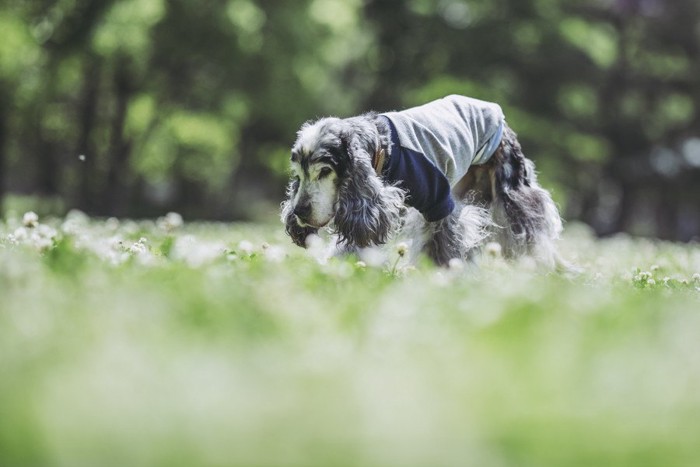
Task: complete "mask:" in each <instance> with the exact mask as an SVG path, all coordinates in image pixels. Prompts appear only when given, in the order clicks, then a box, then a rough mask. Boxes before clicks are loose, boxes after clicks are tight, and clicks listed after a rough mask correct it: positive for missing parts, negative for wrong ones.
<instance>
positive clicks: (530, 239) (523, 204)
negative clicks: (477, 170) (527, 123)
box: [492, 127, 565, 269]
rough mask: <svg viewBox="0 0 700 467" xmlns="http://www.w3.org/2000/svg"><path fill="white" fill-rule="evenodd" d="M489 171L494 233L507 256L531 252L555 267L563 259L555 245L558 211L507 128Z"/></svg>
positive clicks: (515, 137) (515, 136)
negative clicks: (495, 159)
mask: <svg viewBox="0 0 700 467" xmlns="http://www.w3.org/2000/svg"><path fill="white" fill-rule="evenodd" d="M493 157H495V158H498V159H497V161H496V164H494V169H493V171H492V176H493V178H494V180H492V186H493V190H494V193H493V198H494V200H493V217H494V222H495V223H496V224H498V225H500V226H501V229H498V230H497V236H498V237H500V238H499V241H500V243H501V245H502V246H503V248H504V255H505V256H508V257H515V256H520V255H522V254H525V253H527V254H531V255H533V256H534V257H535V258H536V259H537V260H538V261H539V262H540V263H543V264H544V265H546V266H548V267H550V268H552V269H555V268H556V269H558V268H559V267H560V265H562V266H563V265H564V264H565V261H564V260H563V259H561V258H560V256H559V254H558V253H557V251H556V248H555V241H556V240H557V239H558V238H559V235H560V234H561V231H562V221H561V217H560V216H559V210H558V209H557V207H556V204H555V203H554V201H553V200H552V198H551V196H550V195H549V193H548V192H547V191H546V190H544V189H542V188H541V187H540V186H539V185H538V183H537V175H536V173H535V164H534V163H533V162H532V161H530V160H529V159H527V158H526V157H525V155H524V154H523V152H522V148H521V147H520V143H519V142H518V140H517V135H516V134H515V132H513V130H511V129H510V128H509V127H506V128H505V130H504V134H503V141H502V142H501V145H500V147H499V149H498V150H497V151H496V153H495V154H494V156H493Z"/></svg>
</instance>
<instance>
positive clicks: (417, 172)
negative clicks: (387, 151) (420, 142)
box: [387, 147, 455, 222]
mask: <svg viewBox="0 0 700 467" xmlns="http://www.w3.org/2000/svg"><path fill="white" fill-rule="evenodd" d="M395 149H400V150H399V151H395V150H394V151H392V155H391V158H390V159H389V163H388V167H387V171H388V172H390V173H391V175H392V176H391V178H392V179H394V180H399V186H400V187H401V188H403V189H405V190H406V191H407V192H408V196H407V198H406V204H408V205H409V206H412V207H414V208H416V209H417V210H418V211H419V212H420V213H421V214H423V217H424V218H425V220H427V221H428V222H435V221H438V220H440V219H443V218H445V217H447V216H448V215H449V214H450V213H451V212H452V211H453V210H454V207H455V203H454V200H453V199H452V194H451V190H450V184H449V182H448V181H447V178H446V177H445V175H444V174H443V173H442V172H441V171H440V169H438V168H437V167H436V166H435V164H433V163H432V162H431V161H430V160H429V159H428V158H426V157H425V156H424V155H423V154H421V153H419V152H416V151H413V150H411V149H407V148H403V147H402V148H395Z"/></svg>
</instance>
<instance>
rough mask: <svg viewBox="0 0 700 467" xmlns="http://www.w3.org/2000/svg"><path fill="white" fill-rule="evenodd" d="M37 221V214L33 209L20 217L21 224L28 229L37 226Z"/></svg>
mask: <svg viewBox="0 0 700 467" xmlns="http://www.w3.org/2000/svg"><path fill="white" fill-rule="evenodd" d="M38 223H39V216H38V215H37V214H36V213H35V212H34V211H29V212H25V213H24V216H23V217H22V224H23V225H24V226H25V227H29V228H30V229H32V228H34V227H36V226H37V224H38Z"/></svg>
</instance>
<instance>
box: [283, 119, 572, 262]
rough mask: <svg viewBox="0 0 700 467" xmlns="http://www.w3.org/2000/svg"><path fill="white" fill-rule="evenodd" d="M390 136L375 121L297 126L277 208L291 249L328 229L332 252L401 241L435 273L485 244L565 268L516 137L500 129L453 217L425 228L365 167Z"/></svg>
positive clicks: (395, 190)
mask: <svg viewBox="0 0 700 467" xmlns="http://www.w3.org/2000/svg"><path fill="white" fill-rule="evenodd" d="M391 144H392V143H391V134H390V129H389V127H388V125H387V123H386V121H385V120H384V119H383V118H380V117H379V116H378V115H377V114H375V113H367V114H364V115H361V116H358V117H352V118H346V119H338V118H322V119H320V120H317V121H314V122H307V123H306V124H304V125H303V126H302V128H301V129H300V130H299V133H298V137H297V140H296V142H295V143H294V146H293V147H292V157H291V168H292V179H291V181H290V183H289V185H288V189H287V199H286V200H285V201H284V202H283V203H282V206H281V207H282V221H283V222H284V224H285V225H286V231H287V234H289V236H290V237H291V238H292V241H293V242H294V243H295V244H297V245H299V246H302V247H305V246H306V238H307V236H308V235H310V234H313V233H316V232H317V231H318V230H319V229H321V228H323V227H328V228H329V229H330V230H331V231H333V232H334V233H336V234H337V244H338V250H339V251H353V250H356V249H361V248H364V247H369V246H373V245H382V244H385V243H386V242H387V241H388V240H389V239H390V238H392V237H394V236H403V237H408V238H409V239H410V240H411V244H412V248H411V250H412V251H413V252H414V253H415V254H419V252H422V253H424V254H426V255H427V256H428V257H429V258H431V259H432V260H433V261H434V262H435V263H436V264H438V265H441V266H446V265H448V264H450V262H451V261H452V260H460V261H461V260H464V261H471V260H473V259H474V258H475V257H476V256H477V255H478V253H479V251H480V249H481V247H482V246H483V245H484V244H485V243H486V242H490V241H495V242H498V243H500V245H501V247H502V251H503V254H504V256H505V257H507V258H515V257H518V256H521V255H525V254H528V255H532V256H533V257H534V258H535V259H536V260H538V262H539V263H540V264H542V265H544V266H546V267H547V268H550V269H553V268H559V269H567V265H566V263H565V262H564V261H563V260H561V258H560V257H559V255H558V253H557V250H556V247H555V242H556V240H557V238H558V237H559V234H560V232H561V230H562V223H561V219H560V217H559V212H558V210H557V207H556V205H555V204H554V202H553V201H552V198H551V197H550V195H549V193H548V192H547V191H546V190H544V189H542V188H541V187H540V186H539V185H538V183H537V177H536V174H535V167H534V163H533V162H532V161H530V160H529V159H527V158H526V157H525V156H524V154H523V152H522V149H521V147H520V143H519V142H518V140H517V137H516V134H515V133H514V132H513V131H512V130H511V129H510V128H509V127H507V126H506V128H505V130H504V133H503V137H502V140H501V143H500V146H499V147H498V149H497V150H496V152H495V153H494V154H493V156H492V157H491V158H490V160H489V161H488V162H487V163H485V164H483V165H478V166H472V167H470V168H469V170H468V172H467V174H466V175H465V176H464V177H463V178H462V179H461V180H460V181H459V182H458V183H457V184H456V185H455V186H454V187H453V188H452V196H453V198H454V200H455V201H456V203H457V206H456V207H455V209H454V211H453V212H452V213H451V214H450V215H449V216H447V217H446V218H444V219H441V220H439V221H437V222H427V221H425V219H424V218H423V217H422V216H421V215H420V214H419V213H418V212H417V211H416V210H415V209H413V208H410V207H408V206H406V205H405V202H404V201H405V198H406V193H405V192H404V191H403V190H402V189H400V188H399V187H397V186H395V185H392V184H390V183H387V182H386V180H384V179H383V178H382V177H381V176H379V175H378V174H377V173H376V172H375V169H374V167H373V165H372V164H373V158H374V157H375V155H376V154H378V153H379V152H380V151H382V150H383V151H384V153H385V154H387V155H389V154H391Z"/></svg>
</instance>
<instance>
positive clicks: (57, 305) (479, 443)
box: [0, 212, 700, 466]
mask: <svg viewBox="0 0 700 467" xmlns="http://www.w3.org/2000/svg"><path fill="white" fill-rule="evenodd" d="M282 230H283V229H282V228H281V227H280V226H278V225H274V224H271V225H227V224H189V223H185V224H184V225H183V224H182V222H181V219H178V218H177V217H176V216H170V217H169V218H168V217H166V218H163V219H160V220H158V221H154V222H131V221H117V220H116V219H111V220H106V221H104V220H103V221H96V220H91V219H89V218H87V217H86V216H84V215H81V214H80V213H75V212H74V213H71V214H70V215H69V216H68V217H67V218H66V219H54V220H51V219H49V220H45V219H35V218H34V217H33V216H31V215H29V216H28V217H27V216H24V217H21V216H12V217H10V218H9V219H8V220H7V221H5V222H4V223H0V465H10V466H14V465H66V466H74V465H101V466H102V465H120V466H121V465H130V466H131V465H163V466H166V465H167V466H172V465H182V466H191V465H420V466H425V465H474V466H504V465H513V466H527V465H533V466H534V465H556V466H561V465H580V466H589V465H629V466H640V465H659V466H671V465H687V466H692V465H696V462H697V460H698V459H700V443H698V441H697V440H698V439H700V423H699V422H698V420H699V416H700V339H698V336H700V276H699V275H698V274H700V251H699V249H698V248H697V246H683V245H675V244H668V243H659V242H652V241H648V240H634V239H630V238H625V237H616V238H613V239H608V240H603V241H600V240H595V239H594V238H593V237H592V236H591V235H590V234H589V233H588V231H587V230H586V229H585V228H583V227H580V226H572V227H570V228H569V229H568V232H567V235H566V237H565V238H564V240H563V242H562V243H563V245H562V250H563V251H564V252H565V255H566V256H568V257H569V258H571V259H573V260H574V261H575V262H576V263H577V264H579V265H580V266H581V267H582V268H583V269H584V273H583V274H581V276H580V277H577V278H573V279H571V278H565V277H561V276H558V275H552V274H550V275H547V274H542V273H540V272H538V271H536V270H535V269H534V268H533V267H532V265H531V264H530V263H529V262H528V261H522V262H519V263H516V264H508V263H506V262H504V261H503V260H502V259H501V258H500V257H499V255H498V252H497V251H491V252H490V254H487V255H485V256H484V258H483V259H482V261H481V265H480V267H479V268H478V269H474V270H472V269H470V268H466V269H459V268H454V269H451V270H439V269H436V268H434V267H432V266H430V265H428V264H420V265H418V267H417V268H415V269H413V268H408V269H407V268H404V267H402V266H401V265H400V264H399V265H398V266H394V264H395V263H396V262H397V260H398V259H399V251H398V250H396V251H393V252H390V253H389V254H390V255H395V256H393V257H390V258H388V261H387V265H386V266H384V267H381V266H380V267H374V266H372V265H371V264H370V265H367V264H365V263H363V262H358V261H357V258H347V259H333V260H330V261H321V262H319V261H317V259H316V258H315V257H314V255H313V254H310V253H308V252H306V251H304V250H301V249H299V248H296V247H294V246H292V245H291V243H290V242H289V241H288V239H286V238H285V237H284V235H283V231H282Z"/></svg>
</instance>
